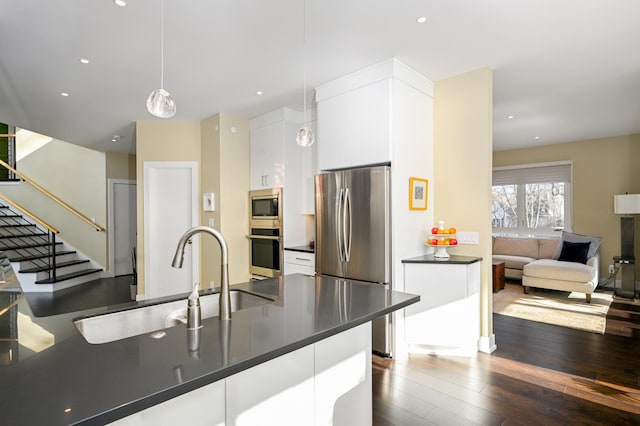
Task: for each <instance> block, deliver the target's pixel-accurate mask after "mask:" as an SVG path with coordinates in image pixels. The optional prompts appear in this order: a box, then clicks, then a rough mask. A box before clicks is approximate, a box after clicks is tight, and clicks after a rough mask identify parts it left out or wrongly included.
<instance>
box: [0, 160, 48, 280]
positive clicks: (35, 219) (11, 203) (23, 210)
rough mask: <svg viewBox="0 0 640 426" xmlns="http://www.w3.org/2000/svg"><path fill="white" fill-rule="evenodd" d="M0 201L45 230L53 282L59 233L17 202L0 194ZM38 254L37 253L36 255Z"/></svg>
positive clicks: (3, 219) (0, 218)
mask: <svg viewBox="0 0 640 426" xmlns="http://www.w3.org/2000/svg"><path fill="white" fill-rule="evenodd" d="M0 162H2V160H0ZM0 199H2V200H3V201H4V202H5V203H7V204H8V205H9V206H11V207H13V208H15V209H16V210H18V211H20V213H22V214H24V215H25V216H27V217H29V219H31V220H32V221H33V222H35V223H37V224H38V225H40V226H42V227H43V228H45V229H46V230H47V241H48V244H47V246H48V247H50V251H49V253H50V256H49V257H48V258H47V259H48V260H47V265H48V266H49V278H50V279H52V280H53V281H54V282H55V280H56V274H57V272H56V245H57V244H56V235H57V234H59V233H60V231H59V230H58V229H57V228H55V227H54V226H52V225H50V224H49V223H47V222H46V221H45V220H44V219H42V218H40V217H39V216H38V215H36V214H35V213H33V212H31V211H29V210H28V209H26V208H25V207H23V206H21V205H20V204H18V203H17V202H15V201H13V200H12V199H10V198H9V197H7V196H6V195H4V194H2V193H0ZM0 220H1V221H2V222H4V221H5V218H4V217H3V216H0ZM13 237H17V238H18V239H19V240H21V238H20V235H13ZM29 250H30V249H28V248H27V249H26V251H27V252H29ZM36 254H39V253H36Z"/></svg>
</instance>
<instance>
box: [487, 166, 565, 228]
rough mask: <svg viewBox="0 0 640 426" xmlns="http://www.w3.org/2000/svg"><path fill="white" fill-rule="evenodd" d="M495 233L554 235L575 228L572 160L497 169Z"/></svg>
mask: <svg viewBox="0 0 640 426" xmlns="http://www.w3.org/2000/svg"><path fill="white" fill-rule="evenodd" d="M491 220H492V227H493V232H494V233H495V234H523V235H553V234H554V233H556V232H558V231H561V230H563V229H565V230H568V231H570V230H571V163H545V164H535V165H526V166H515V167H498V168H494V169H493V186H492V212H491Z"/></svg>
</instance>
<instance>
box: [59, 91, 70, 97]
mask: <svg viewBox="0 0 640 426" xmlns="http://www.w3.org/2000/svg"><path fill="white" fill-rule="evenodd" d="M60 95H61V96H64V97H65V98H66V97H67V96H69V94H68V93H67V92H62V93H60Z"/></svg>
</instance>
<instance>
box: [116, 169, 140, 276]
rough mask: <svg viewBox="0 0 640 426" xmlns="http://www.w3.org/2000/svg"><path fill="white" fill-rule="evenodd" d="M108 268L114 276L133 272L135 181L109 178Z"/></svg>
mask: <svg viewBox="0 0 640 426" xmlns="http://www.w3.org/2000/svg"><path fill="white" fill-rule="evenodd" d="M109 192H110V196H109V199H110V202H109V205H110V212H109V229H110V232H109V238H110V240H109V241H110V248H109V253H110V256H109V259H110V265H109V269H110V270H112V271H113V274H114V275H115V276H119V275H130V274H132V273H133V264H132V258H131V252H132V250H133V247H134V246H135V244H136V183H135V181H130V180H123V179H109Z"/></svg>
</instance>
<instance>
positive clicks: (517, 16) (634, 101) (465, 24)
mask: <svg viewBox="0 0 640 426" xmlns="http://www.w3.org/2000/svg"><path fill="white" fill-rule="evenodd" d="M127 3H128V5H127V6H126V7H118V6H116V5H115V4H114V3H113V2H112V0H65V1H51V0H20V1H10V2H2V5H1V6H0V122H5V123H8V124H10V125H15V126H16V127H20V128H25V129H29V130H33V131H36V132H39V133H43V134H45V135H48V136H51V137H54V138H56V139H60V140H64V141H67V142H71V143H74V144H78V145H83V146H86V147H89V148H92V149H96V150H100V151H115V152H135V140H134V138H135V122H136V121H139V120H160V119H157V118H155V117H153V116H151V115H150V114H149V113H148V112H147V111H146V108H145V102H146V98H147V96H148V95H149V93H150V92H151V91H152V90H154V89H157V88H158V87H159V86H160V64H161V61H160V51H161V50H160V33H161V32H160V1H159V0H127ZM306 10H307V13H306V14H307V20H306V33H307V37H306V43H305V42H303V40H304V37H303V35H304V31H303V29H304V25H303V22H304V19H303V16H304V13H303V11H304V2H303V1H302V0H269V1H265V0H188V1H180V0H164V11H165V14H164V15H165V19H164V63H165V67H164V88H165V89H167V90H168V91H169V92H170V93H171V94H172V95H173V97H174V99H175V100H176V103H177V110H178V111H177V114H176V116H175V117H174V118H172V120H201V119H204V118H206V117H210V116H212V115H214V114H217V113H219V112H222V113H227V114H233V115H241V116H245V117H253V116H256V115H259V114H262V113H265V112H268V111H271V110H274V109H276V108H279V107H282V106H288V107H291V108H294V109H297V110H302V104H303V80H304V78H303V77H304V76H305V71H304V69H305V68H306V81H307V87H308V88H313V87H315V86H318V85H320V84H322V83H325V82H328V81H331V80H333V79H335V78H338V77H341V76H343V75H345V74H348V73H350V72H353V71H356V70H359V69H361V68H364V67H366V66H369V65H372V64H375V63H378V62H380V61H383V60H385V59H388V58H391V57H396V58H398V59H399V60H400V61H401V62H404V63H405V64H407V65H409V66H410V67H412V68H414V69H415V70H417V71H418V72H420V73H421V74H423V75H424V76H426V77H427V78H429V79H431V80H432V81H434V82H435V81H438V80H441V79H445V78H448V77H452V76H454V75H457V74H460V73H463V72H466V71H470V70H473V69H476V68H480V67H491V68H493V70H494V98H493V100H494V117H493V120H494V126H493V129H494V139H493V142H494V150H504V149H511V148H519V147H527V146H534V145H542V144H552V143H559V142H566V141H574V140H583V139H593V138H599V137H605V136H614V135H621V134H631V133H640V54H639V53H638V52H639V51H640V25H639V24H638V19H639V18H640V2H638V1H637V0H616V1H613V2H611V1H608V2H606V1H603V0H563V1H557V0H520V1H510V0H433V1H429V0H422V1H418V0H400V1H398V0H347V1H345V0H306ZM420 16H425V17H426V18H427V19H426V22H425V23H423V24H418V23H417V22H416V18H418V17H420ZM81 58H86V59H89V61H90V63H89V64H82V63H80V61H79V60H80V59H81ZM303 59H304V60H303ZM303 64H305V65H306V67H305V66H303ZM257 91H262V92H263V94H262V95H257V94H256V92H257ZM62 92H66V93H68V95H69V96H67V97H63V96H61V93H62ZM308 98H309V99H311V98H312V92H311V90H310V91H309V95H308ZM508 116H513V118H512V119H509V118H508ZM113 135H119V136H121V138H120V140H119V141H117V142H112V138H113ZM536 138H538V139H536Z"/></svg>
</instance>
